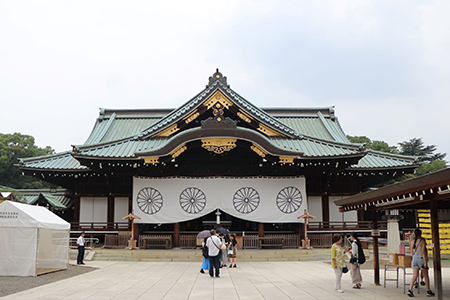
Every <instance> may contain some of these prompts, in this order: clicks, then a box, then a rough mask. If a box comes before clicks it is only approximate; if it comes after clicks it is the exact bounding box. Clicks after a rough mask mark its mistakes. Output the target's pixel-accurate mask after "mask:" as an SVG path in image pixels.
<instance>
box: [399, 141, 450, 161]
mask: <svg viewBox="0 0 450 300" xmlns="http://www.w3.org/2000/svg"><path fill="white" fill-rule="evenodd" d="M398 145H399V147H400V154H403V155H411V156H418V157H419V158H420V160H421V161H427V162H432V161H435V160H444V158H445V156H446V154H445V153H434V152H435V151H436V146H435V145H429V146H425V145H424V144H423V141H422V138H418V139H416V138H413V139H410V140H409V141H404V142H401V143H398Z"/></svg>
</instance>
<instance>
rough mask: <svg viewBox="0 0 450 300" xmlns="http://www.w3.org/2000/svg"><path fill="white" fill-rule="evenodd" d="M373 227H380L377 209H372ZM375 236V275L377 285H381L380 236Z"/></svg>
mask: <svg viewBox="0 0 450 300" xmlns="http://www.w3.org/2000/svg"><path fill="white" fill-rule="evenodd" d="M372 229H378V220H377V211H376V210H375V209H374V210H372ZM372 238H373V276H374V283H375V285H380V255H379V251H378V237H377V236H372Z"/></svg>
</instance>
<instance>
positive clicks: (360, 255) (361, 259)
mask: <svg viewBox="0 0 450 300" xmlns="http://www.w3.org/2000/svg"><path fill="white" fill-rule="evenodd" d="M356 243H357V245H358V263H359V264H360V265H362V264H363V263H365V262H366V256H365V255H364V250H363V248H362V245H361V243H360V242H359V241H358V242H356Z"/></svg>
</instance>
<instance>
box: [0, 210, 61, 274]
mask: <svg viewBox="0 0 450 300" xmlns="http://www.w3.org/2000/svg"><path fill="white" fill-rule="evenodd" d="M69 234H70V224H69V223H68V222H66V221H64V220H63V219H61V218H60V217H58V216H57V215H55V214H54V213H52V212H51V211H49V210H47V209H46V208H44V207H41V206H32V205H27V204H22V203H17V202H12V201H4V202H2V203H0V276H36V275H37V274H38V273H40V272H45V271H46V270H55V269H67V265H68V263H69Z"/></svg>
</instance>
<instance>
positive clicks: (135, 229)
mask: <svg viewBox="0 0 450 300" xmlns="http://www.w3.org/2000/svg"><path fill="white" fill-rule="evenodd" d="M133 229H134V230H133V232H134V236H133V237H132V238H133V240H136V241H137V243H138V244H139V224H137V223H134V222H133Z"/></svg>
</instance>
